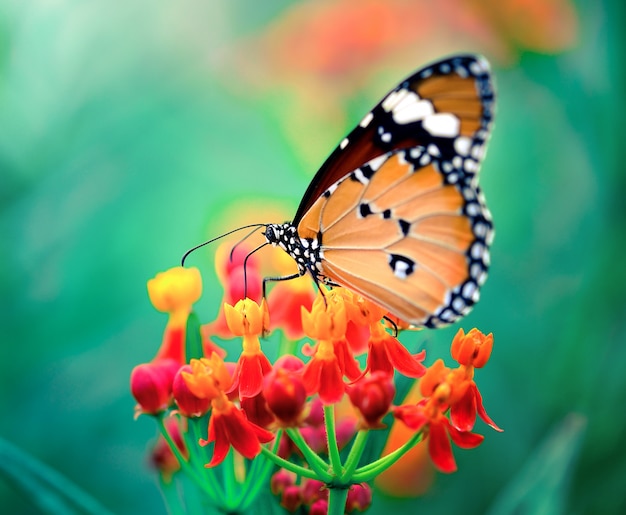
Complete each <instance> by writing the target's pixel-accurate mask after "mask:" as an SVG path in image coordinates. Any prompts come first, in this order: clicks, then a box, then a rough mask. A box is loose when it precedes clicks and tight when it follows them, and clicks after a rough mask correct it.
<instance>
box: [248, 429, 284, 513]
mask: <svg viewBox="0 0 626 515" xmlns="http://www.w3.org/2000/svg"><path fill="white" fill-rule="evenodd" d="M282 432H283V431H282V429H279V430H278V431H277V432H276V437H275V439H274V447H273V448H272V451H271V452H273V453H274V454H276V453H277V452H278V447H279V446H280V438H281V436H282ZM259 462H260V465H259V466H258V467H257V468H254V465H256V464H257V463H259ZM273 466H274V463H273V462H271V461H270V460H269V459H267V457H266V456H263V457H261V456H257V457H256V458H255V461H254V464H253V470H254V473H253V472H252V471H251V472H250V475H249V476H248V477H247V478H246V486H245V488H244V489H243V491H242V495H241V497H240V498H239V506H238V510H239V511H240V512H242V513H246V511H247V509H248V507H249V506H250V504H252V503H253V502H254V500H255V499H256V498H257V496H258V495H259V491H260V490H261V488H263V487H264V486H266V485H267V480H268V479H269V476H270V474H271V472H272V468H273ZM257 471H258V472H257ZM255 476H256V477H255Z"/></svg>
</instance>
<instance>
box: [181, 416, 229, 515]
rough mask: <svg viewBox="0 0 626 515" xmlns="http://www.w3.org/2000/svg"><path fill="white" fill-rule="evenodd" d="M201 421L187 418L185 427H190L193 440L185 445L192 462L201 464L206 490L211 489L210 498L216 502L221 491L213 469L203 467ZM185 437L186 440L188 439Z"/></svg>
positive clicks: (220, 497)
mask: <svg viewBox="0 0 626 515" xmlns="http://www.w3.org/2000/svg"><path fill="white" fill-rule="evenodd" d="M202 424H203V421H202V420H201V419H198V418H189V419H187V427H188V428H190V431H191V439H193V442H190V443H189V444H188V445H187V448H188V449H190V451H191V452H193V454H191V452H190V456H193V459H192V460H191V461H192V462H193V461H195V460H197V463H202V464H203V469H202V475H204V476H206V478H207V480H206V481H204V484H205V486H206V489H207V490H210V491H211V499H212V500H213V501H214V502H216V503H217V502H218V501H219V500H220V499H222V497H223V495H222V492H220V491H218V485H219V483H218V481H217V478H216V476H215V471H214V470H213V469H212V468H208V467H204V463H205V462H206V458H207V456H206V453H205V452H204V449H203V448H202V447H201V446H200V443H199V442H200V439H201V438H202V433H201V431H200V428H201V425H202ZM188 439H189V438H187V439H186V440H188Z"/></svg>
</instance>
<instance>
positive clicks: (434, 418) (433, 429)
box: [394, 399, 484, 473]
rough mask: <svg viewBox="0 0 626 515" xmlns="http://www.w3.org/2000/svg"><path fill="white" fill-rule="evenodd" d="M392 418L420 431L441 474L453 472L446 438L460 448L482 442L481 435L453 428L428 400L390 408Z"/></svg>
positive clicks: (450, 448)
mask: <svg viewBox="0 0 626 515" xmlns="http://www.w3.org/2000/svg"><path fill="white" fill-rule="evenodd" d="M394 416H395V417H396V418H397V419H398V420H401V421H402V422H404V423H405V424H406V425H407V426H408V427H409V428H411V429H412V430H414V431H424V434H425V436H426V437H427V438H428V452H429V454H430V457H431V459H432V460H433V463H434V464H435V467H437V469H439V470H440V471H441V472H446V473H450V472H454V471H455V470H456V462H455V460H454V455H453V454H452V445H451V444H450V439H452V441H453V442H454V443H455V444H456V445H458V446H459V447H461V448H463V449H471V448H473V447H477V446H478V445H480V443H481V442H482V441H483V439H484V437H483V436H482V435H479V434H476V433H471V432H469V431H459V430H458V429H456V428H455V427H454V426H452V425H451V424H450V422H449V421H448V419H447V418H446V417H445V416H444V415H443V413H442V412H441V411H440V410H439V409H437V407H436V405H434V404H433V403H432V402H430V400H429V399H424V400H422V401H420V402H419V403H418V404H416V405H405V406H398V407H397V408H395V409H394Z"/></svg>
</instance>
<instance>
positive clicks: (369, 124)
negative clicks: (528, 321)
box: [264, 55, 495, 327]
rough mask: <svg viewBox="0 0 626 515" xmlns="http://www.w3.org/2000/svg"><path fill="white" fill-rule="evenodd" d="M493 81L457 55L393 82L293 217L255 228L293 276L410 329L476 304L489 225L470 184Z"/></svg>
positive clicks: (477, 64) (470, 58)
mask: <svg viewBox="0 0 626 515" xmlns="http://www.w3.org/2000/svg"><path fill="white" fill-rule="evenodd" d="M494 101H495V98H494V88H493V81H492V76H491V72H490V68H489V64H488V63H487V61H486V60H485V59H484V58H483V57H480V56H475V55H456V56H452V57H450V58H447V59H444V60H441V61H438V62H435V63H433V64H430V65H429V66H426V67H424V68H422V69H420V70H418V71H417V72H415V73H414V74H413V75H411V76H410V77H408V78H407V79H405V80H404V81H402V82H401V83H400V84H399V85H398V86H397V87H396V88H394V89H393V90H391V91H390V92H389V93H388V94H387V95H385V97H384V98H383V99H382V100H381V101H380V102H379V103H378V104H377V105H376V106H375V107H374V108H373V109H372V110H371V111H370V112H369V113H367V115H365V117H364V118H363V119H362V120H361V122H360V123H359V124H358V126H357V127H356V128H355V129H354V130H353V131H352V132H350V133H349V134H348V136H347V137H345V138H344V139H343V140H342V141H341V143H339V146H338V147H337V148H336V149H335V150H334V151H333V152H332V153H331V155H330V156H329V157H328V159H327V160H326V161H325V162H324V164H323V165H322V166H321V168H320V169H319V171H318V172H317V174H316V175H315V176H314V177H313V180H312V181H311V183H310V185H309V187H308V189H307V190H306V192H305V194H304V196H303V197H302V200H301V202H300V205H299V207H298V209H297V211H296V214H295V216H294V218H293V220H292V221H291V222H288V223H284V224H268V225H266V226H265V232H264V235H265V238H266V240H267V241H266V243H270V244H272V245H274V246H278V247H281V248H282V249H283V250H284V251H286V252H287V253H288V254H289V255H290V256H291V257H292V258H293V259H294V260H295V262H296V264H297V266H298V273H297V274H294V275H291V276H286V277H282V278H272V279H270V280H275V279H280V280H282V279H291V278H295V277H298V276H301V275H304V274H306V273H310V274H311V275H312V276H313V278H314V279H315V280H316V282H318V284H319V283H320V282H322V283H325V284H328V285H331V286H337V285H339V286H344V287H346V288H348V289H349V290H352V291H354V292H356V293H358V294H360V295H362V296H363V297H365V298H367V299H369V300H371V301H373V302H374V303H376V304H378V305H380V306H381V307H384V308H386V309H387V310H388V311H389V313H391V314H392V315H395V316H397V317H398V318H400V319H401V320H404V321H406V322H409V323H411V324H413V325H416V326H424V327H439V326H442V325H446V324H450V323H453V322H455V321H456V320H458V319H459V318H461V317H462V316H464V315H466V314H467V313H468V312H469V311H470V310H471V308H472V306H473V305H474V304H475V303H476V302H477V301H478V298H479V295H480V287H481V286H482V285H483V283H484V282H485V279H486V277H487V270H488V267H489V262H490V257H489V247H490V245H491V243H492V240H493V224H492V219H491V215H490V213H489V210H488V209H487V207H486V204H485V199H484V196H483V194H482V192H481V190H480V187H479V186H478V170H479V166H480V163H481V161H482V159H483V155H484V151H485V145H486V142H487V140H488V138H489V135H490V132H491V127H492V120H493V108H494Z"/></svg>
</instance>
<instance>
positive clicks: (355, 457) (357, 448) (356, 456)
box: [341, 429, 369, 483]
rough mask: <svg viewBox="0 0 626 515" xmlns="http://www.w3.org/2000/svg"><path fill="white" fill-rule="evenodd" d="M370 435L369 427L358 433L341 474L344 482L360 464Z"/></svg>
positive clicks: (348, 479)
mask: <svg viewBox="0 0 626 515" xmlns="http://www.w3.org/2000/svg"><path fill="white" fill-rule="evenodd" d="M368 436H369V431H368V430H367V429H364V430H361V431H359V432H358V433H357V435H356V438H355V439H354V443H353V444H352V448H351V449H350V454H348V458H347V459H346V463H345V466H344V471H343V475H342V476H341V482H342V483H346V482H348V481H350V479H351V478H352V474H354V471H355V470H356V468H357V466H358V464H359V460H360V459H361V456H362V455H363V451H364V450H365V444H366V443H367V437H368Z"/></svg>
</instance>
